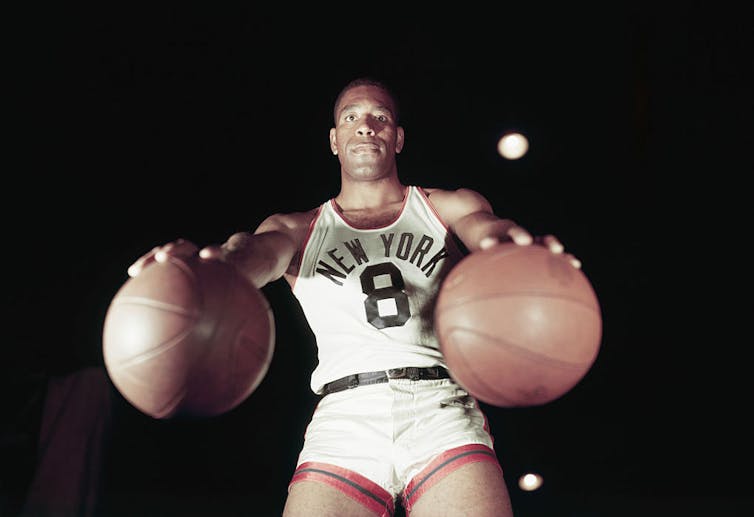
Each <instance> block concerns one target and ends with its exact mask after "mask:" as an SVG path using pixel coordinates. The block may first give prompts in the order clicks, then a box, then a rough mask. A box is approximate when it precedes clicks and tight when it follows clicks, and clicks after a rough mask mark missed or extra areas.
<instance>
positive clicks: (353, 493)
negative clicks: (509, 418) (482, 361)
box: [291, 379, 499, 515]
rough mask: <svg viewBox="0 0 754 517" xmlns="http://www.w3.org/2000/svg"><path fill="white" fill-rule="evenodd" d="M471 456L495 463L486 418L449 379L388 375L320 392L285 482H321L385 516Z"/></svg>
mask: <svg viewBox="0 0 754 517" xmlns="http://www.w3.org/2000/svg"><path fill="white" fill-rule="evenodd" d="M473 461H491V462H494V463H495V464H497V465H498V466H499V463H498V460H497V457H496V455H495V452H494V450H493V438H492V436H491V435H490V432H489V428H488V425H487V418H486V417H485V415H484V413H482V411H481V409H480V408H479V404H478V403H477V401H476V400H474V399H473V398H472V397H471V396H470V395H469V394H468V393H467V392H466V391H465V390H463V389H462V388H461V387H459V386H458V385H457V384H456V383H455V382H453V380H451V379H439V380H419V381H413V380H410V379H390V380H389V381H388V382H386V383H382V384H372V385H367V386H359V387H358V388H354V389H350V390H344V391H340V392H337V393H332V394H330V395H327V396H325V397H323V398H322V400H320V402H319V404H318V405H317V407H316V409H315V410H314V414H313V416H312V420H311V422H310V423H309V425H308V427H307V429H306V434H305V436H304V445H303V448H302V450H301V453H300V455H299V458H298V463H297V466H296V471H295V473H294V475H293V478H292V480H291V484H293V483H296V482H298V481H304V480H309V481H318V482H323V483H327V484H329V485H331V486H334V487H336V488H338V489H339V490H341V491H343V492H344V493H345V494H346V495H348V496H349V497H351V498H353V499H355V500H357V501H359V502H361V503H362V504H364V505H366V506H367V507H369V508H372V509H374V510H375V511H377V512H378V513H379V514H384V515H392V514H393V512H394V508H395V506H394V505H395V500H396V498H397V497H399V496H400V497H401V498H402V501H403V506H404V508H405V509H406V510H407V511H409V510H410V508H411V506H412V504H413V503H414V502H415V501H416V500H417V499H418V498H419V497H420V496H421V494H422V493H424V492H425V491H426V490H427V489H428V488H429V487H431V486H432V485H433V484H434V483H436V482H437V481H438V480H440V479H442V478H443V477H444V476H445V475H447V474H448V473H450V472H452V471H453V470H455V469H456V468H458V467H460V466H462V465H465V464H466V463H469V462H473Z"/></svg>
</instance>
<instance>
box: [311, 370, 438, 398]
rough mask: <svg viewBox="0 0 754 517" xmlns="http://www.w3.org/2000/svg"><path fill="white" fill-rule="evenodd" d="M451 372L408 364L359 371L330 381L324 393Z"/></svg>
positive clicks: (425, 377)
mask: <svg viewBox="0 0 754 517" xmlns="http://www.w3.org/2000/svg"><path fill="white" fill-rule="evenodd" d="M449 378H450V373H449V372H448V370H446V369H445V368H443V367H442V366H431V367H429V368H419V367H416V366H407V367H405V368H392V369H390V370H383V371H379V372H366V373H357V374H354V375H347V376H346V377H342V378H340V379H337V380H335V381H332V382H328V383H327V384H325V386H324V387H323V388H322V395H329V394H330V393H335V392H337V391H343V390H349V389H352V388H356V387H357V386H366V385H369V384H379V383H381V382H387V381H388V379H411V380H412V381H418V380H428V379H449Z"/></svg>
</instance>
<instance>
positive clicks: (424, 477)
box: [403, 443, 500, 512]
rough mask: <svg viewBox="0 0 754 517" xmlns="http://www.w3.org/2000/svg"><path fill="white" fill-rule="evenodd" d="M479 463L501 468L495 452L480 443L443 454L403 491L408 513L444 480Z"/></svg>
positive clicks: (404, 503) (415, 477)
mask: <svg viewBox="0 0 754 517" xmlns="http://www.w3.org/2000/svg"><path fill="white" fill-rule="evenodd" d="M477 461H490V462H492V463H494V464H495V465H497V466H498V467H500V463H499V462H498V461H497V455H495V451H493V450H492V449H490V448H489V447H487V446H486V445H482V444H479V443H474V444H471V445H463V446H461V447H456V448H455V449H450V450H448V451H445V452H443V453H442V454H440V455H439V456H438V457H437V458H435V459H434V460H432V462H431V463H430V464H429V465H427V466H426V467H424V468H423V469H422V471H421V472H419V474H417V475H416V476H414V478H413V479H412V480H411V482H410V483H409V484H408V486H407V487H406V489H405V490H404V491H403V506H404V508H405V509H406V511H407V512H410V511H411V506H413V504H414V503H416V501H417V500H418V499H419V498H420V497H421V496H422V494H423V493H424V492H426V491H427V490H429V489H430V488H431V487H432V486H433V485H434V484H435V483H437V482H438V481H440V480H441V479H442V478H444V477H445V476H447V475H448V474H450V473H451V472H453V471H454V470H456V469H457V468H458V467H462V466H464V465H466V464H468V463H474V462H477Z"/></svg>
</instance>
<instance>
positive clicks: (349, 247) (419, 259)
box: [316, 232, 448, 285]
mask: <svg viewBox="0 0 754 517" xmlns="http://www.w3.org/2000/svg"><path fill="white" fill-rule="evenodd" d="M380 240H381V241H382V247H383V250H384V254H383V255H382V256H383V257H384V258H396V259H398V260H401V261H404V262H409V263H410V264H413V265H414V266H416V267H417V268H419V269H420V270H421V271H422V273H424V274H425V275H426V277H427V278H429V277H430V276H431V275H432V273H434V271H435V267H436V266H437V265H438V263H439V262H440V261H441V260H443V259H444V258H446V257H447V256H448V250H447V248H445V247H444V246H443V247H442V248H440V249H439V250H437V251H435V252H434V254H430V253H431V251H432V245H433V244H434V243H435V240H434V239H433V238H432V237H430V236H429V235H421V236H416V235H414V234H413V233H409V232H403V233H401V234H398V235H396V234H395V233H394V232H393V233H383V234H380ZM343 247H344V249H341V248H333V249H330V250H327V251H326V255H327V256H328V257H329V258H330V261H325V260H322V259H320V261H319V262H318V263H317V266H318V267H317V268H316V272H317V273H319V274H320V275H322V276H324V277H326V278H327V279H329V280H330V281H332V282H333V283H335V284H337V285H343V282H342V280H345V278H346V277H347V275H348V274H349V273H350V272H351V271H353V270H354V269H355V268H356V266H358V265H360V264H363V263H367V262H369V256H368V255H367V252H366V250H365V249H364V247H363V246H362V245H361V242H359V239H353V240H351V241H343ZM425 260H426V263H425Z"/></svg>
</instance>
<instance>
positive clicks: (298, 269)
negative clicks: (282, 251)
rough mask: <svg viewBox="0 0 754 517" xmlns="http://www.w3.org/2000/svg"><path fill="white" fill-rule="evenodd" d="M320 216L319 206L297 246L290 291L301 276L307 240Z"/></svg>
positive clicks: (320, 209) (320, 207)
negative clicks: (294, 269)
mask: <svg viewBox="0 0 754 517" xmlns="http://www.w3.org/2000/svg"><path fill="white" fill-rule="evenodd" d="M321 215H322V205H320V206H319V207H318V208H317V212H316V213H315V214H314V216H313V217H312V220H311V221H310V222H309V228H308V229H307V230H306V236H305V237H304V238H303V240H302V241H301V245H300V246H299V249H298V252H297V255H298V257H297V258H296V273H295V274H293V275H291V276H292V280H291V282H290V284H291V291H293V289H294V288H295V287H296V281H297V280H298V277H299V275H300V274H301V264H303V262H304V253H306V247H307V245H308V244H309V240H310V239H311V237H312V233H314V225H316V224H317V221H318V220H319V218H320V216H321Z"/></svg>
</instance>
